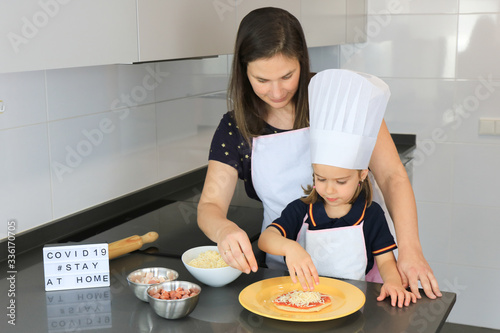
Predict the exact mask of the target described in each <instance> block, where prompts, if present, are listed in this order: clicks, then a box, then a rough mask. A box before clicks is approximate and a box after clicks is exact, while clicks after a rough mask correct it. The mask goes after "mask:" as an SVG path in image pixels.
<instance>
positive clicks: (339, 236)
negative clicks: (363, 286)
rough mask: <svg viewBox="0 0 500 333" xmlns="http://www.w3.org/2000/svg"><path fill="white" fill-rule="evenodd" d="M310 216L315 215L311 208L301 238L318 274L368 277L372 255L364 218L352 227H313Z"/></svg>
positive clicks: (299, 238)
mask: <svg viewBox="0 0 500 333" xmlns="http://www.w3.org/2000/svg"><path fill="white" fill-rule="evenodd" d="M309 207H311V205H310V206H309ZM365 209H366V208H365ZM363 215H364V214H363ZM309 217H312V210H311V209H309V214H306V216H305V217H304V222H303V224H302V228H301V229H300V232H299V234H298V236H297V242H298V243H299V244H300V245H302V247H303V248H304V249H305V250H306V251H307V253H309V255H310V256H311V259H312V261H313V263H314V266H315V267H316V270H317V271H318V274H319V275H321V276H329V277H334V278H341V279H351V280H364V279H365V271H366V265H367V262H368V259H367V257H366V246H365V236H364V233H363V221H358V223H357V224H356V225H354V226H349V227H341V228H331V229H323V230H309V224H307V223H306V220H307V219H308V218H309Z"/></svg>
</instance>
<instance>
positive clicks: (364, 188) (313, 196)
mask: <svg viewBox="0 0 500 333" xmlns="http://www.w3.org/2000/svg"><path fill="white" fill-rule="evenodd" d="M362 171H363V170H358V172H359V174H360V175H361V172H362ZM314 185H315V180H314V174H313V185H307V188H303V187H302V189H303V190H304V194H305V195H306V197H304V198H300V200H302V202H304V203H306V204H314V203H316V201H318V200H320V201H321V202H323V203H324V202H325V200H324V199H323V198H322V197H321V196H320V195H318V192H317V191H316V188H315V187H314ZM359 185H360V186H358V187H357V188H356V192H354V195H353V196H352V198H351V200H349V204H351V205H352V204H353V203H354V202H355V201H356V200H357V199H358V197H359V195H360V194H361V192H363V193H364V194H365V199H366V206H367V207H369V206H370V205H371V204H372V199H373V190H372V183H371V182H370V178H369V177H368V176H367V177H366V178H365V180H364V181H360V182H359Z"/></svg>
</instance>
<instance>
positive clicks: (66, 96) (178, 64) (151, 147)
mask: <svg viewBox="0 0 500 333" xmlns="http://www.w3.org/2000/svg"><path fill="white" fill-rule="evenodd" d="M228 58H229V57H228V56H221V57H218V58H210V59H202V60H184V61H172V62H161V63H147V64H140V65H110V66H97V67H85V68H72V69H60V70H47V71H34V72H21V73H10V74H0V100H3V105H4V106H5V111H4V112H3V113H0V161H1V163H0V184H1V185H0V221H5V223H4V222H2V223H1V225H3V226H4V227H2V228H0V239H1V238H5V237H6V233H7V222H8V221H9V220H11V219H15V220H16V221H17V230H16V232H17V233H20V232H22V231H27V230H29V229H31V228H33V227H36V226H39V225H42V224H44V223H46V222H49V221H53V220H55V219H58V218H60V217H63V216H66V215H69V214H72V213H75V212H78V211H80V210H83V209H86V208H88V207H92V206H94V205H97V204H100V203H102V202H105V201H108V200H111V199H114V198H117V197H120V196H122V195H126V194H127V193H130V192H134V191H136V190H140V189H141V188H144V187H146V186H149V185H152V184H155V183H157V182H160V181H163V180H165V179H168V178H171V177H174V176H177V175H180V174H182V173H185V172H189V171H191V170H193V169H196V168H199V167H201V166H204V165H206V163H207V158H208V147H209V144H210V140H211V137H212V134H213V131H214V130H215V126H216V125H217V124H218V122H219V120H220V118H221V115H222V114H223V113H225V112H226V110H227V107H226V101H225V99H224V96H220V97H219V98H207V97H206V96H205V95H206V94H212V93H214V92H215V93H216V92H220V91H225V90H226V88H227V80H228Z"/></svg>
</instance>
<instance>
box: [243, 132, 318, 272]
mask: <svg viewBox="0 0 500 333" xmlns="http://www.w3.org/2000/svg"><path fill="white" fill-rule="evenodd" d="M312 174H313V171H312V165H311V154H310V150H309V128H302V129H298V130H293V131H287V132H282V133H277V134H270V135H262V136H259V137H255V138H253V142H252V182H253V186H254V188H255V192H256V193H257V195H258V196H259V198H260V200H261V201H262V204H263V206H264V222H263V223H262V231H264V230H265V229H266V227H267V226H268V225H269V224H271V222H273V221H274V220H275V219H277V218H278V217H280V216H281V212H282V211H283V209H284V208H285V207H286V206H287V205H288V204H289V203H290V202H292V201H294V200H295V199H297V198H300V197H301V196H303V195H304V191H303V190H302V187H301V186H303V187H304V188H305V187H306V186H307V185H308V184H312V180H313V178H312ZM266 264H267V266H268V267H270V268H279V269H283V268H285V269H286V266H285V262H284V261H283V257H282V256H274V255H269V254H268V255H267V256H266Z"/></svg>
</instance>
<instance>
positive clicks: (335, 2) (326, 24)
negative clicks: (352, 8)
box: [300, 0, 352, 47]
mask: <svg viewBox="0 0 500 333" xmlns="http://www.w3.org/2000/svg"><path fill="white" fill-rule="evenodd" d="M347 1H348V0H307V1H304V0H302V1H301V18H300V21H301V23H302V28H303V29H304V34H305V36H306V41H307V46H308V47H316V46H326V45H336V44H344V43H345V42H346V22H347V15H346V13H347V9H346V7H347V4H346V2H347ZM351 1H352V0H351Z"/></svg>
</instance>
